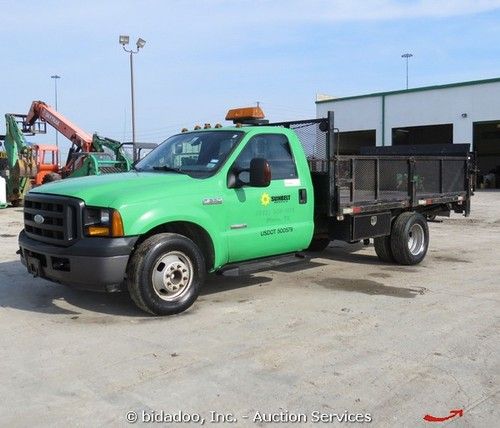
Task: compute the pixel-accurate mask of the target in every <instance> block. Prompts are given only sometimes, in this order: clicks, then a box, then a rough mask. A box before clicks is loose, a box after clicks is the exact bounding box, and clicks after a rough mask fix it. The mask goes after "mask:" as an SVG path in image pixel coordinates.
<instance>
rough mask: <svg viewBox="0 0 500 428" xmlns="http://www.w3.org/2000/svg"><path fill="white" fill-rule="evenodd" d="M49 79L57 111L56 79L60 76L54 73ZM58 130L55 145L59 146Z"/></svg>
mask: <svg viewBox="0 0 500 428" xmlns="http://www.w3.org/2000/svg"><path fill="white" fill-rule="evenodd" d="M50 78H51V79H54V98H55V108H56V111H57V80H58V79H60V78H61V76H58V75H57V74H54V75H52V76H50ZM58 136H59V132H57V130H56V147H57V148H59V139H58Z"/></svg>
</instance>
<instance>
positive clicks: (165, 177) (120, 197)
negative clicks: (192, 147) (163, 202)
mask: <svg viewBox="0 0 500 428" xmlns="http://www.w3.org/2000/svg"><path fill="white" fill-rule="evenodd" d="M200 181H203V180H199V179H195V178H192V177H190V176H189V175H185V174H177V173H171V172H136V171H131V172H125V173H119V174H106V175H95V176H89V177H80V178H68V179H64V180H60V181H54V182H52V183H48V184H44V185H43V186H39V187H36V188H35V189H33V190H31V191H30V193H46V194H53V195H64V196H72V197H75V198H79V199H83V201H84V202H85V203H86V204H87V205H94V206H101V207H113V208H117V206H119V205H121V204H122V201H127V202H129V203H130V202H131V201H134V202H139V201H147V200H153V199H157V198H158V197H159V196H160V195H161V194H165V193H166V192H168V195H169V196H170V195H172V196H173V195H177V194H179V193H181V194H182V193H185V192H186V190H185V186H189V187H190V189H191V191H192V189H193V182H197V183H198V182H200Z"/></svg>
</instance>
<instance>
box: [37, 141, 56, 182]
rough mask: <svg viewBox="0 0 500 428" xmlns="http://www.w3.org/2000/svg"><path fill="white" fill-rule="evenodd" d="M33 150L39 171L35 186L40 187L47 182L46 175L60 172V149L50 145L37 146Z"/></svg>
mask: <svg viewBox="0 0 500 428" xmlns="http://www.w3.org/2000/svg"><path fill="white" fill-rule="evenodd" d="M33 148H34V149H35V159H36V171H37V172H36V175H35V178H34V182H33V184H34V185H36V186H38V185H40V184H42V183H45V182H46V181H45V180H46V179H45V176H46V175H48V174H50V173H58V172H59V149H58V148H57V146H52V145H48V144H36V145H34V146H33ZM44 179H45V180H44Z"/></svg>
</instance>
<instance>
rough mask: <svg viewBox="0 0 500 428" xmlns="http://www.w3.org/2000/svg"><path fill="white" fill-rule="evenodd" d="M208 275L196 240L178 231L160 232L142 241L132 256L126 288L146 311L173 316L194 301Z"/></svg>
mask: <svg viewBox="0 0 500 428" xmlns="http://www.w3.org/2000/svg"><path fill="white" fill-rule="evenodd" d="M169 271H170V272H171V275H169V276H167V275H166V274H167V272H169ZM205 276H206V267H205V259H204V257H203V254H202V253H201V251H200V249H199V248H198V246H197V245H196V244H195V243H194V242H193V241H191V240H190V239H188V238H186V237H185V236H182V235H178V234H176V233H160V234H158V235H154V236H151V237H150V238H148V239H146V240H145V241H144V242H142V243H141V244H140V245H139V247H138V248H137V249H136V251H135V253H134V254H133V255H132V258H131V260H130V262H129V265H128V267H127V288H128V290H129V293H130V296H131V297H132V300H133V301H134V302H135V304H136V305H137V306H138V307H139V308H140V309H142V310H143V311H146V312H149V313H151V314H153V315H173V314H177V313H179V312H183V311H185V310H186V309H188V308H189V307H190V306H191V305H192V304H193V303H194V302H195V300H196V299H197V298H198V294H199V292H200V288H201V286H202V285H203V282H204V281H205Z"/></svg>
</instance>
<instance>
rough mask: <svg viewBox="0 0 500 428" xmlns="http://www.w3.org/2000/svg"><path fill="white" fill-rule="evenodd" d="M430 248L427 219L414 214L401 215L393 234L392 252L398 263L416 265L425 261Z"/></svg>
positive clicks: (396, 221)
mask: <svg viewBox="0 0 500 428" xmlns="http://www.w3.org/2000/svg"><path fill="white" fill-rule="evenodd" d="M428 247H429V227H428V226H427V220H426V219H425V217H424V216H423V215H422V214H419V213H413V212H405V213H403V214H400V215H399V216H398V217H397V218H396V220H395V221H394V224H393V226H392V233H391V250H392V255H393V257H394V259H395V260H396V262H398V263H399V264H401V265H416V264H418V263H420V262H421V261H422V260H423V259H424V257H425V255H426V254H427V248H428Z"/></svg>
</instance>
